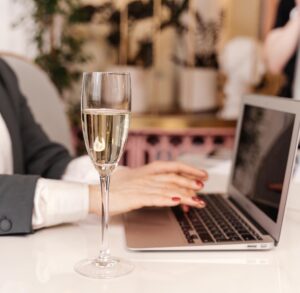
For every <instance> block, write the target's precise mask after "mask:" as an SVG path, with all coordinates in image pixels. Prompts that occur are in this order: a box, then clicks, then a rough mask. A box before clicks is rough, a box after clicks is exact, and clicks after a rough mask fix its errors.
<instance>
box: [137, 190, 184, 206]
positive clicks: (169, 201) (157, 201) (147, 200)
mask: <svg viewBox="0 0 300 293" xmlns="http://www.w3.org/2000/svg"><path fill="white" fill-rule="evenodd" d="M180 201H181V199H180V197H176V196H174V197H168V196H163V195H157V194H156V193H154V194H149V196H145V197H143V199H142V206H144V207H172V206H177V205H179V204H180Z"/></svg>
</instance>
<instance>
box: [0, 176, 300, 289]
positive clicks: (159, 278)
mask: <svg viewBox="0 0 300 293" xmlns="http://www.w3.org/2000/svg"><path fill="white" fill-rule="evenodd" d="M223 177H224V176H223ZM223 177H222V178H221V177H220V178H217V180H216V178H212V179H211V183H208V184H207V189H208V190H215V185H216V184H215V183H216V182H218V188H217V190H222V189H224V188H225V185H226V180H225V179H224V178H223ZM213 182H214V183H213ZM298 191H300V186H294V187H293V188H292V190H291V197H295V196H296V195H297V194H299V193H298ZM295 202H296V201H292V202H291V203H290V204H289V207H288V210H287V214H286V217H285V222H284V226H283V233H282V237H281V241H280V243H279V246H278V247H277V248H276V249H274V250H272V251H267V252H251V251H249V252H180V253H177V252H176V253H173V252H172V253H161V252H155V253H137V252H129V251H127V250H126V249H125V244H124V234H123V228H122V221H121V218H115V219H113V221H112V225H111V230H110V239H111V244H112V245H111V247H112V251H113V253H114V254H115V255H118V256H121V257H124V258H127V259H130V260H132V261H133V262H134V263H135V266H136V268H135V270H134V272H133V273H131V274H130V275H128V276H125V277H121V278H118V279H114V280H93V279H88V278H85V277H82V276H80V275H77V274H76V273H75V272H74V271H73V265H74V263H75V262H76V261H78V260H80V259H82V258H85V257H87V256H95V254H96V253H97V249H98V241H99V232H100V231H99V224H98V219H97V218H95V217H89V218H88V219H87V220H85V221H83V222H80V223H78V224H73V225H62V226H59V227H54V228H49V229H44V230H42V231H39V232H36V233H35V234H33V235H30V236H26V237H22V236H21V237H1V238H0V248H1V249H0V260H1V261H0V292H1V293H21V292H22V293H23V292H24V293H34V292H39V293H41V292H43V293H47V292H51V293H53V292H55V293H56V292H57V293H60V292H65V293H67V292H72V293H77V292H89V293H92V292H97V293H99V292H107V293H108V292H109V293H113V292H118V293H120V292H125V293H126V292H137V293H144V292H149V293H153V292H162V293H163V292H172V293H176V292H180V293H182V292H195V293H196V292H205V293H208V292H231V293H233V292H239V293H240V292H242V293H247V292H249V293H250V292H251V293H253V292H272V293H277V292H278V293H279V292H280V293H282V292H299V290H300V277H299V275H300V233H299V228H300V211H299V210H297V208H298V207H296V206H295ZM299 208H300V205H299Z"/></svg>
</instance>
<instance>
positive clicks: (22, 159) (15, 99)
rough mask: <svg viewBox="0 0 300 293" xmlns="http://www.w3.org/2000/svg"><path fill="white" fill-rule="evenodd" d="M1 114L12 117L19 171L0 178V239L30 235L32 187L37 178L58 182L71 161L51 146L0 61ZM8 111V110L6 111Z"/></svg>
mask: <svg viewBox="0 0 300 293" xmlns="http://www.w3.org/2000/svg"><path fill="white" fill-rule="evenodd" d="M0 80H1V99H3V100H4V101H6V102H5V103H2V105H4V106H3V108H2V109H1V110H2V111H9V112H10V113H13V116H11V121H13V122H11V123H15V127H14V129H15V133H13V135H15V136H17V137H20V138H21V139H18V145H17V146H15V148H16V149H17V150H18V157H14V158H13V160H18V164H19V166H21V167H20V168H19V170H14V172H15V173H20V174H14V175H3V174H1V175H0V235H3V234H20V233H30V232H32V213H33V202H34V195H35V190H36V184H37V181H38V179H39V178H40V177H46V178H53V179H59V178H60V177H61V176H62V174H63V173H64V170H65V168H66V167H67V165H68V163H69V162H70V160H71V157H70V155H69V154H68V152H67V150H66V149H65V148H64V147H63V146H61V145H59V144H56V143H53V142H51V141H50V140H49V139H48V137H47V136H46V135H45V133H44V132H43V130H42V129H41V127H40V126H39V125H38V124H37V123H36V122H35V121H34V118H33V116H32V114H31V112H30V109H29V108H28V106H27V103H26V100H25V98H24V97H23V96H22V94H21V92H20V89H19V86H18V82H17V79H16V76H15V74H14V73H13V71H12V70H11V69H10V67H9V66H8V65H7V64H6V63H5V62H4V61H2V60H0ZM9 107H10V108H9Z"/></svg>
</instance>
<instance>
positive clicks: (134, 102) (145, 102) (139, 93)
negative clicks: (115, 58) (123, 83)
mask: <svg viewBox="0 0 300 293" xmlns="http://www.w3.org/2000/svg"><path fill="white" fill-rule="evenodd" d="M110 70H111V71H115V72H128V73H130V78H131V89H132V90H131V111H132V112H133V113H144V112H147V111H149V96H148V91H147V87H148V86H147V85H148V80H149V72H148V70H145V69H144V68H141V67H136V66H126V65H124V66H123V65H120V66H113V67H111V69H110Z"/></svg>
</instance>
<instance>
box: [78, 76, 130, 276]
mask: <svg viewBox="0 0 300 293" xmlns="http://www.w3.org/2000/svg"><path fill="white" fill-rule="evenodd" d="M130 107H131V86H130V75H129V74H128V73H116V72H90V73H84V74H83V80H82V92H81V118H82V128H83V135H84V141H85V146H86V149H87V152H88V155H89V156H90V158H91V160H92V162H93V164H94V166H95V168H96V169H97V171H98V173H99V177H100V190H101V243H100V244H101V246H100V254H99V256H98V257H96V258H95V259H85V260H82V261H80V262H79V263H77V264H76V265H75V271H76V272H78V273H80V274H82V275H84V276H87V277H92V278H100V279H103V278H105V279H107V278H114V277H118V276H122V275H125V274H127V273H129V272H131V271H132V270H133V265H132V264H131V263H130V262H129V261H126V260H124V259H119V258H117V257H113V256H111V254H110V250H109V245H108V239H107V232H108V221H109V178H110V174H111V172H112V171H113V170H114V169H115V168H116V166H117V164H118V162H119V160H120V157H121V155H122V153H123V150H124V146H125V143H126V139H127V135H128V127H129V115H130ZM99 194H100V191H99ZM99 205H100V200H99Z"/></svg>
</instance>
